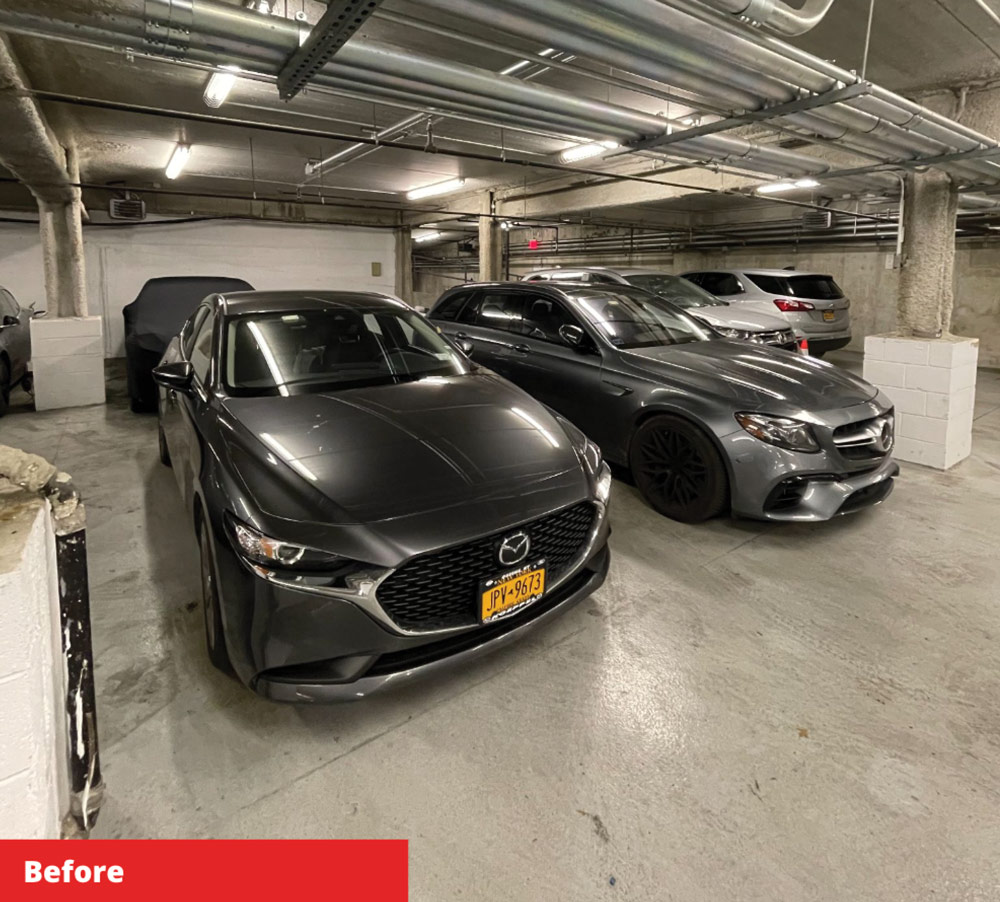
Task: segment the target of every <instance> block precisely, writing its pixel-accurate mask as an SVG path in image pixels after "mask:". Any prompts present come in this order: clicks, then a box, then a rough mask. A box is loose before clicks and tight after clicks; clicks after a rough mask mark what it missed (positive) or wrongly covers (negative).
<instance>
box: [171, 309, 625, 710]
mask: <svg viewBox="0 0 1000 902" xmlns="http://www.w3.org/2000/svg"><path fill="white" fill-rule="evenodd" d="M154 378H155V379H156V381H157V383H158V384H159V386H160V391H159V394H160V399H159V416H160V420H159V423H160V456H161V459H162V460H163V462H164V463H165V464H168V465H171V466H173V469H174V473H175V474H176V477H177V483H178V485H179V486H180V490H181V494H182V496H183V498H184V502H185V504H186V506H187V510H188V513H189V515H190V517H191V524H192V526H193V527H194V529H195V531H196V533H197V535H198V541H199V546H200V556H201V577H202V579H201V581H202V589H203V597H204V613H205V635H206V642H207V645H208V652H209V657H210V658H211V660H212V662H213V663H214V664H215V665H216V666H218V667H220V668H222V669H227V668H229V667H230V666H231V667H232V669H234V670H235V672H236V674H237V675H238V676H239V677H240V679H241V680H243V682H245V683H246V684H247V685H249V686H250V687H251V688H253V689H255V690H256V691H257V692H259V693H261V694H263V695H265V696H267V697H269V698H272V699H277V700H282V701H309V702H314V701H325V700H336V699H351V698H358V697H362V696H366V695H368V694H370V693H371V692H373V691H374V690H377V689H379V688H381V687H384V686H386V685H387V684H393V683H396V682H399V681H401V680H403V679H404V678H408V677H412V676H414V675H417V674H420V673H424V672H427V671H432V670H434V669H437V668H439V667H441V666H442V665H443V664H445V663H454V662H456V661H459V660H464V659H467V658H470V657H472V656H474V655H475V654H477V653H479V652H481V651H484V650H486V649H489V648H492V647H496V646H499V645H501V644H503V643H506V642H508V641H510V640H512V639H514V638H516V637H518V636H520V635H521V634H523V633H524V632H526V631H527V630H529V629H530V628H532V627H533V626H535V625H537V624H539V623H541V622H542V621H545V620H547V619H549V618H551V617H553V616H555V615H557V614H559V613H560V612H561V611H564V610H566V609H567V608H568V607H570V606H571V605H573V604H574V603H576V602H578V601H580V600H581V599H582V598H584V597H585V596H587V595H588V594H590V593H591V592H593V591H594V590H595V589H596V588H597V587H598V586H600V585H601V583H602V582H603V581H604V577H605V575H606V573H607V569H608V549H607V537H608V522H607V516H606V512H607V502H608V495H609V492H610V488H611V474H610V471H609V470H608V467H607V465H606V464H605V463H604V462H603V461H602V459H601V454H600V451H599V450H598V449H597V447H596V446H595V445H594V444H592V443H591V442H589V441H588V440H587V439H586V438H585V437H584V436H583V434H582V433H581V432H580V431H579V430H578V429H576V428H575V427H573V426H572V425H570V424H569V423H568V422H567V421H565V420H563V419H562V418H560V417H558V416H555V415H553V414H552V413H551V412H550V411H548V410H547V409H546V408H545V407H543V406H542V405H541V404H539V403H538V402H536V401H535V400H533V399H532V398H531V397H529V396H528V395H527V394H525V393H524V392H523V391H521V390H520V389H519V388H517V387H515V386H514V385H511V384H510V383H509V382H507V381H506V380H504V379H502V378H500V377H498V376H497V375H495V374H494V373H491V372H489V371H488V370H485V369H482V368H480V367H478V366H477V365H475V364H474V363H472V362H471V361H470V360H469V359H468V357H466V356H465V354H464V353H463V352H462V351H461V350H460V349H459V348H458V347H456V346H455V345H453V344H452V343H450V342H448V341H447V340H445V339H444V338H442V336H441V335H440V334H439V333H438V331H437V330H436V329H434V328H433V326H431V325H430V324H429V323H428V322H427V320H426V319H424V318H423V317H422V316H420V315H419V314H418V313H416V312H415V311H413V310H412V309H410V308H409V307H407V306H406V305H405V304H403V303H402V302H400V301H397V300H394V299H392V298H387V297H384V296H381V295H375V294H357V293H343V292H308V293H307V292H243V293H236V294H227V295H211V296H209V297H208V298H206V299H205V301H203V302H202V304H201V305H200V306H199V307H198V309H197V310H196V311H195V313H194V314H193V315H192V316H191V318H190V319H189V320H188V321H187V323H186V324H185V325H184V328H183V330H182V331H181V333H180V335H178V336H177V337H176V338H175V339H174V340H173V341H172V342H171V343H170V345H169V346H168V348H167V352H166V354H165V356H164V359H163V362H162V363H161V364H160V366H158V367H157V368H156V369H155V370H154Z"/></svg>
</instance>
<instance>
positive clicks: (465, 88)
mask: <svg viewBox="0 0 1000 902" xmlns="http://www.w3.org/2000/svg"><path fill="white" fill-rule="evenodd" d="M178 8H179V9H180V10H181V12H182V14H183V17H182V23H183V27H179V26H178V21H177V19H176V14H177V9H178ZM494 12H496V10H494ZM172 16H175V18H171V17H172ZM37 18H38V17H36V20H35V23H34V24H35V27H36V29H38V28H40V30H41V31H42V33H45V32H46V31H48V32H53V31H54V32H56V33H59V32H62V33H63V34H65V33H66V32H67V31H69V32H71V33H72V32H74V31H78V26H79V25H80V24H83V25H84V26H85V30H86V32H87V39H88V40H97V41H100V40H104V41H105V42H108V41H110V42H111V43H112V45H114V44H115V43H116V42H119V43H120V42H122V41H125V42H126V44H125V46H130V44H129V43H127V42H129V41H138V42H139V46H141V47H143V49H145V50H147V51H149V52H151V53H154V54H161V55H165V56H167V57H168V58H169V57H171V56H172V57H180V58H193V59H198V60H201V61H207V62H211V61H213V60H214V61H215V62H216V63H218V64H223V63H232V62H234V61H250V60H252V61H253V65H254V66H257V67H260V68H263V69H264V70H265V71H276V70H277V68H279V67H280V65H281V63H282V62H283V61H284V59H286V58H287V56H288V54H289V53H290V52H291V51H292V50H293V49H294V47H295V46H298V42H299V27H298V26H297V25H296V24H295V23H292V22H289V21H287V20H284V19H281V18H279V17H270V18H264V17H261V16H259V15H257V14H254V13H247V12H244V11H243V10H241V9H239V8H237V7H233V6H229V5H226V4H224V3H219V2H214V0H183V3H181V2H179V0H147V6H146V9H145V17H144V18H142V19H140V18H139V17H138V16H133V17H131V18H130V17H127V16H115V17H114V18H113V19H106V20H102V24H101V25H99V26H94V25H90V26H87V23H72V22H60V21H52V20H44V21H43V23H39V22H38V21H37ZM18 21H21V22H22V23H23V22H24V21H25V19H24V17H23V15H22V14H20V13H17V12H11V11H10V10H2V9H0V27H2V26H3V25H4V23H7V22H13V23H14V25H15V26H16V25H17V23H18ZM237 64H239V62H237ZM317 83H319V84H327V85H330V86H331V87H336V88H341V89H347V88H349V87H351V88H354V89H355V90H356V89H357V88H358V85H359V83H360V84H365V85H366V86H367V88H368V90H369V91H370V93H371V99H373V100H378V99H379V98H381V97H384V98H388V99H391V100H397V101H404V102H405V101H410V102H412V101H413V100H414V98H423V99H424V102H425V103H426V102H427V98H428V97H430V99H431V101H432V103H433V104H434V105H435V106H437V107H438V108H439V110H435V111H440V112H441V113H442V114H447V113H448V111H449V110H454V111H457V112H460V113H463V114H469V113H475V112H480V114H481V113H482V112H483V111H484V110H488V111H489V112H490V114H491V115H495V116H496V118H497V121H498V122H500V123H503V122H504V121H505V120H504V118H503V117H513V121H517V118H518V117H522V119H523V120H528V121H530V122H531V124H532V126H535V127H537V126H538V125H544V124H546V123H547V124H549V125H550V126H553V125H554V126H556V127H557V129H559V130H562V131H565V130H566V128H567V124H568V123H570V122H571V123H572V124H575V125H576V126H577V130H578V131H580V132H581V133H582V134H581V136H582V137H586V138H588V139H591V140H602V139H611V140H620V139H623V138H626V136H628V137H629V138H631V139H638V138H641V137H643V136H647V135H655V134H658V133H661V132H662V131H663V130H665V129H666V127H667V123H666V120H665V119H663V118H661V117H658V116H650V115H647V114H644V113H639V112H636V111H634V110H629V109H627V108H624V107H620V106H616V105H613V104H608V103H601V102H599V101H595V100H589V99H586V98H580V97H577V96H575V95H573V94H570V93H569V92H565V91H556V90H554V89H546V88H540V87H537V86H534V85H528V84H524V83H522V82H518V81H517V80H516V79H512V78H509V77H498V76H496V75H494V74H492V73H488V72H484V71H483V70H481V69H477V68H475V67H472V66H461V65H458V64H454V63H449V62H446V61H443V60H436V59H434V58H432V57H426V56H423V55H421V54H414V53H405V52H402V51H397V50H396V49H395V48H390V47H383V46H381V45H378V44H376V43H374V42H356V43H355V44H349V45H347V46H345V47H344V48H343V49H342V50H341V51H340V53H338V55H337V57H336V58H335V59H334V61H332V62H331V63H329V64H327V66H325V67H324V69H323V71H322V73H321V75H320V76H319V77H318V78H317ZM507 121H511V118H508V119H507ZM591 125H593V126H594V129H595V130H594V131H590V133H589V134H588V130H589V126H591ZM597 129H601V130H602V131H601V132H598V131H596V130H597ZM685 145H687V148H686V149H688V150H690V151H692V152H693V153H694V154H695V157H696V158H700V157H702V156H704V155H705V154H708V155H710V156H712V157H714V158H716V159H722V160H729V159H732V160H736V161H737V162H738V163H739V165H741V166H743V167H745V168H749V169H751V170H752V171H761V172H768V173H775V171H776V170H775V167H782V166H785V165H787V166H788V167H789V168H788V169H787V170H785V171H783V172H781V173H780V174H800V173H816V172H820V171H825V169H826V168H827V164H824V163H820V162H818V161H817V160H816V158H815V157H809V156H807V155H804V154H795V153H792V152H790V151H785V150H781V149H780V148H768V147H758V146H756V145H751V144H749V143H748V142H745V141H741V140H737V139H732V138H724V137H721V136H715V135H712V136H703V137H701V138H698V139H692V140H691V142H683V143H681V144H678V145H675V146H674V148H672V149H681V150H683V149H685Z"/></svg>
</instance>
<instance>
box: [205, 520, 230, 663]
mask: <svg viewBox="0 0 1000 902" xmlns="http://www.w3.org/2000/svg"><path fill="white" fill-rule="evenodd" d="M210 528H211V527H210V526H209V524H208V523H206V522H205V521H204V519H203V520H202V522H201V524H200V525H199V529H198V545H199V547H200V550H201V597H202V609H203V611H204V613H205V647H206V648H207V649H208V659H209V660H210V661H211V662H212V664H213V666H215V667H217V668H218V669H219V670H221V671H222V672H223V673H232V672H233V666H232V664H231V663H230V661H229V652H228V651H227V650H226V637H225V634H224V632H223V627H222V610H221V607H220V605H219V586H218V579H217V578H216V575H215V564H214V563H213V561H212V549H211V545H210V542H209V538H208V530H209V529H210Z"/></svg>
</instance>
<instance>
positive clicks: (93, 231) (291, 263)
mask: <svg viewBox="0 0 1000 902" xmlns="http://www.w3.org/2000/svg"><path fill="white" fill-rule="evenodd" d="M84 247H85V252H86V267H87V295H88V299H89V307H90V313H91V314H97V315H100V316H102V317H103V319H104V343H105V344H104V351H105V356H107V357H120V356H123V355H124V353H125V350H124V326H123V322H122V313H121V311H122V308H123V307H124V306H125V305H126V304H128V303H129V302H130V301H132V300H133V299H134V298H135V296H136V294H138V292H139V289H140V288H141V287H142V285H143V283H144V282H145V281H146V280H147V279H151V278H154V277H156V276H186V275H214V276H234V277H236V278H241V279H245V280H246V281H247V282H249V283H250V284H251V285H253V286H254V287H255V288H261V289H276V288H317V289H318V288H326V289H354V290H367V291H384V292H388V293H390V294H392V293H393V292H394V290H395V282H396V280H395V238H394V235H393V232H392V231H391V230H388V229H362V228H353V227H344V226H316V225H285V224H276V223H257V222H239V221H228V222H225V221H214V222H192V223H183V224H170V225H168V224H156V223H145V224H142V225H134V226H128V227H124V228H121V227H109V226H90V227H88V228H86V229H85V230H84ZM373 263H377V264H379V267H380V269H381V272H380V274H379V275H377V276H375V275H372V264H373ZM0 285H3V286H4V287H6V288H8V289H9V290H10V291H12V292H13V293H14V296H15V297H17V299H18V300H19V301H21V303H22V304H25V305H27V304H28V303H30V302H31V301H37V302H38V308H39V309H44V308H45V288H44V281H43V271H42V254H41V242H40V240H39V237H38V226H37V225H36V224H34V223H25V224H23V225H22V224H12V223H0Z"/></svg>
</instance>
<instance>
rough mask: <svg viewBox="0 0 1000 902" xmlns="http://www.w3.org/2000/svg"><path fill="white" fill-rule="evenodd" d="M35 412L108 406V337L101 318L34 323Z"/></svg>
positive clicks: (74, 318) (49, 320) (54, 319)
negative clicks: (89, 405) (106, 351)
mask: <svg viewBox="0 0 1000 902" xmlns="http://www.w3.org/2000/svg"><path fill="white" fill-rule="evenodd" d="M31 369H32V373H33V376H34V381H35V409H36V410H54V409H56V408H60V407H83V406H85V405H87V404H103V403H104V335H103V331H102V326H101V318H100V317H99V316H67V317H53V318H51V319H50V318H48V317H45V318H39V319H33V320H32V321H31Z"/></svg>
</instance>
